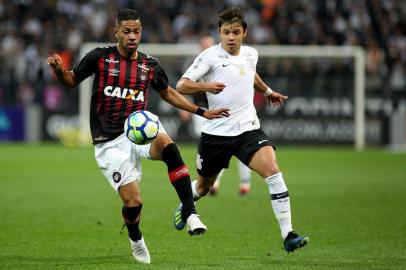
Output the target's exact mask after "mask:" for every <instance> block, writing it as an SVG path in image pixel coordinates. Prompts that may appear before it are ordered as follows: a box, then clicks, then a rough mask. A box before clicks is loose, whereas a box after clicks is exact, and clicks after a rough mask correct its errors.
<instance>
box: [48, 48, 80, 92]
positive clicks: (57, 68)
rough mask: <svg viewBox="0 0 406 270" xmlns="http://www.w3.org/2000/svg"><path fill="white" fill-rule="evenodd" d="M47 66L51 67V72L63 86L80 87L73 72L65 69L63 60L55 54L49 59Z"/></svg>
mask: <svg viewBox="0 0 406 270" xmlns="http://www.w3.org/2000/svg"><path fill="white" fill-rule="evenodd" d="M47 64H48V65H49V66H50V68H51V70H52V71H53V72H54V73H55V75H56V78H57V79H58V81H59V82H60V83H61V84H62V85H63V86H66V87H75V86H77V85H78V82H77V81H76V79H75V75H74V74H73V72H72V71H70V70H64V69H63V67H62V58H61V57H60V56H59V55H57V54H54V55H52V56H50V57H48V58H47Z"/></svg>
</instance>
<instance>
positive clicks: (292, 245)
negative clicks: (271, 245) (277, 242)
mask: <svg viewBox="0 0 406 270" xmlns="http://www.w3.org/2000/svg"><path fill="white" fill-rule="evenodd" d="M309 241H310V240H309V237H307V236H300V235H298V234H297V233H296V232H295V231H291V232H289V233H288V235H287V236H286V238H285V241H284V243H283V245H284V248H285V250H286V251H287V252H293V251H295V250H296V249H298V248H301V247H303V246H305V245H306V244H307V243H309Z"/></svg>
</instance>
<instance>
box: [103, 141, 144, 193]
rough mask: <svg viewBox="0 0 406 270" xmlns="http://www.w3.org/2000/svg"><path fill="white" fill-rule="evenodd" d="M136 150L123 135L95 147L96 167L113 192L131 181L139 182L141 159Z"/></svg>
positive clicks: (135, 146)
mask: <svg viewBox="0 0 406 270" xmlns="http://www.w3.org/2000/svg"><path fill="white" fill-rule="evenodd" d="M140 147H141V146H140ZM142 147H146V146H142ZM137 148H139V147H138V146H137V145H135V144H134V143H132V142H131V141H130V140H128V138H127V137H126V136H125V135H124V134H122V135H121V136H119V137H117V138H116V139H114V140H112V141H108V142H105V143H100V144H96V145H95V158H96V162H97V165H98V166H99V168H100V170H101V171H102V173H103V175H104V176H105V177H106V179H107V181H108V182H109V184H110V185H111V186H112V188H113V189H114V190H116V191H118V189H119V188H120V187H121V186H124V185H126V184H128V183H130V182H132V181H141V175H142V167H141V158H140V156H139V155H138V154H137ZM138 151H139V150H138Z"/></svg>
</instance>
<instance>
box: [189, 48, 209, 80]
mask: <svg viewBox="0 0 406 270" xmlns="http://www.w3.org/2000/svg"><path fill="white" fill-rule="evenodd" d="M208 55H209V54H208V49H207V50H205V51H203V52H202V53H200V54H199V55H198V56H197V57H196V58H195V60H194V61H193V63H192V65H191V66H190V67H189V68H188V69H187V70H186V72H185V74H183V76H182V77H183V78H188V79H190V80H192V81H195V82H196V81H198V80H199V79H200V78H202V77H203V76H204V75H205V74H206V73H207V72H209V70H210V68H211V66H212V65H211V62H210V58H209V56H208Z"/></svg>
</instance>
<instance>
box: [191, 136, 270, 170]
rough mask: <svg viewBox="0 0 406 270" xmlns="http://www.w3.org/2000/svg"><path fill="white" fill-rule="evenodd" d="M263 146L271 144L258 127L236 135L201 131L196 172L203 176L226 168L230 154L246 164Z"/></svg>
mask: <svg viewBox="0 0 406 270" xmlns="http://www.w3.org/2000/svg"><path fill="white" fill-rule="evenodd" d="M264 146H272V144H271V142H270V141H269V138H268V136H267V135H266V134H265V133H264V132H263V131H262V130H260V129H256V130H251V131H246V132H244V133H242V134H240V135H238V136H216V135H209V134H206V133H202V135H201V137H200V142H199V146H198V155H197V172H198V173H199V174H200V175H201V176H204V177H209V176H213V175H215V174H217V173H218V172H220V171H221V170H222V169H223V168H228V165H229V163H230V159H231V157H232V156H235V157H237V158H238V159H239V160H241V162H242V163H244V164H245V165H247V166H248V163H249V161H250V158H251V156H252V154H254V153H255V152H256V151H257V150H258V149H260V148H261V147H264ZM272 147H273V146H272ZM274 148H275V147H274Z"/></svg>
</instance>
